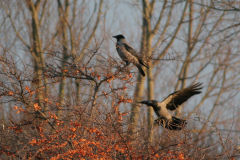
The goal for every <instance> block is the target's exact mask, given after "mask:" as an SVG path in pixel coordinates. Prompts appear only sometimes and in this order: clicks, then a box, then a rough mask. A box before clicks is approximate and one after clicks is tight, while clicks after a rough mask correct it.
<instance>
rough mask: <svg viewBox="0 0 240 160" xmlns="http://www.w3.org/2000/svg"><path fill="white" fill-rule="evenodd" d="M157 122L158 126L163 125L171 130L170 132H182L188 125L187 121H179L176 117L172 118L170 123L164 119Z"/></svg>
mask: <svg viewBox="0 0 240 160" xmlns="http://www.w3.org/2000/svg"><path fill="white" fill-rule="evenodd" d="M155 122H156V123H157V124H158V125H161V126H162V127H164V128H167V129H170V130H181V129H183V128H184V127H185V126H186V124H187V121H186V120H184V119H179V118H176V117H174V116H172V121H171V122H169V121H168V120H166V119H165V118H162V117H160V118H158V119H157V120H155Z"/></svg>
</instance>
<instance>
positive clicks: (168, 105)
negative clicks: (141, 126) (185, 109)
mask: <svg viewBox="0 0 240 160" xmlns="http://www.w3.org/2000/svg"><path fill="white" fill-rule="evenodd" d="M201 85H202V83H196V84H194V85H192V86H189V87H187V88H184V89H181V90H179V91H176V92H174V93H172V94H170V95H169V96H168V97H167V98H165V99H164V100H163V101H162V102H158V101H156V100H150V101H142V102H137V103H142V104H146V105H148V106H152V107H153V109H154V111H155V113H156V115H157V116H158V117H159V118H158V119H157V120H155V122H156V123H158V124H159V125H161V126H162V127H165V128H167V129H170V130H181V129H182V128H183V127H184V126H185V125H186V124H187V122H186V120H183V119H179V118H176V117H174V116H172V115H171V114H170V113H169V111H168V110H170V111H173V110H175V109H176V108H178V107H179V106H180V105H181V104H183V103H184V102H186V101H187V100H188V99H189V98H190V97H192V96H194V95H195V94H200V93H201V91H200V90H201V89H202V87H200V86H201Z"/></svg>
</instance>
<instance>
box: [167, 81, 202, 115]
mask: <svg viewBox="0 0 240 160" xmlns="http://www.w3.org/2000/svg"><path fill="white" fill-rule="evenodd" d="M201 85H202V83H196V84H194V85H192V86H189V87H187V88H184V89H181V90H179V91H176V92H174V93H172V94H170V95H169V96H168V97H167V98H166V99H165V100H164V101H163V102H165V103H166V107H167V109H169V110H171V111H172V110H175V109H176V108H178V107H179V106H180V105H181V104H183V103H184V102H186V101H187V100H188V99H189V98H190V97H192V96H194V95H196V94H200V93H202V92H201V91H200V90H201V89H202V87H200V86H201Z"/></svg>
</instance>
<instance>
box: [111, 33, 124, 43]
mask: <svg viewBox="0 0 240 160" xmlns="http://www.w3.org/2000/svg"><path fill="white" fill-rule="evenodd" d="M113 38H116V39H117V41H119V40H120V39H125V37H124V36H123V35H122V34H119V35H116V36H113Z"/></svg>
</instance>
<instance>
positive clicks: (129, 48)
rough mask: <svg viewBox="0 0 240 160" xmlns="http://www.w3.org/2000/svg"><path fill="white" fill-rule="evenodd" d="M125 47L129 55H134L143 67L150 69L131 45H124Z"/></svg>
mask: <svg viewBox="0 0 240 160" xmlns="http://www.w3.org/2000/svg"><path fill="white" fill-rule="evenodd" d="M123 45H124V47H125V49H126V50H127V51H128V52H129V53H131V54H132V55H134V56H135V57H136V58H137V59H138V61H139V63H140V64H141V65H143V66H145V67H146V68H148V64H147V63H146V62H144V61H143V60H142V57H140V56H139V55H138V54H137V53H136V51H135V50H134V49H133V48H132V47H131V46H130V45H128V44H126V43H123Z"/></svg>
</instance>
